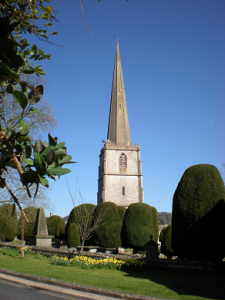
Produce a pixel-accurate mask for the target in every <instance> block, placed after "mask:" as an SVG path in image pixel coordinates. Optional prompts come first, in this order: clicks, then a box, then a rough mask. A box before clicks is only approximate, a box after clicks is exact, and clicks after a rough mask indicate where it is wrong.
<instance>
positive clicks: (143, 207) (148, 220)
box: [122, 203, 158, 251]
mask: <svg viewBox="0 0 225 300" xmlns="http://www.w3.org/2000/svg"><path fill="white" fill-rule="evenodd" d="M155 212H156V210H155V208H154V207H151V206H149V205H148V204H145V203H133V204H130V205H129V207H128V209H127V211H126V214H125V217H124V223H123V230H122V236H123V238H124V240H123V243H124V246H125V247H131V248H134V249H136V250H137V251H138V250H141V249H143V250H144V247H145V244H146V243H147V242H149V240H150V235H153V240H154V241H155V242H157V240H158V232H157V233H156V229H157V228H158V218H157V212H156V215H155ZM156 222H157V224H155V223H156ZM136 250H135V251H136Z"/></svg>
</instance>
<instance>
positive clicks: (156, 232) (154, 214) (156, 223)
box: [150, 206, 159, 242]
mask: <svg viewBox="0 0 225 300" xmlns="http://www.w3.org/2000/svg"><path fill="white" fill-rule="evenodd" d="M150 207H151V210H152V220H153V232H154V233H153V240H154V241H155V242H157V241H158V237H159V220H158V213H157V210H156V208H155V207H154V206H150Z"/></svg>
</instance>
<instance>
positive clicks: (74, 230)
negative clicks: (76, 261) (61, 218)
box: [67, 223, 80, 248]
mask: <svg viewBox="0 0 225 300" xmlns="http://www.w3.org/2000/svg"><path fill="white" fill-rule="evenodd" d="M67 246H68V247H69V248H71V247H73V248H76V247H77V246H80V234H79V229H78V227H77V224H75V223H71V224H70V225H69V227H68V236H67Z"/></svg>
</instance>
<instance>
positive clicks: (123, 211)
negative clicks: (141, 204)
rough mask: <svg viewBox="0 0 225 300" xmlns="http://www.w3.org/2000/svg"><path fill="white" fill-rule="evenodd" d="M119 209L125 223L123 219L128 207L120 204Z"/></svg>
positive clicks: (121, 218)
mask: <svg viewBox="0 0 225 300" xmlns="http://www.w3.org/2000/svg"><path fill="white" fill-rule="evenodd" d="M117 209H118V213H119V216H120V220H121V222H122V224H123V220H124V217H125V214H126V211H127V210H126V207H124V206H120V205H118V206H117Z"/></svg>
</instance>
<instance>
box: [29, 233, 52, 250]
mask: <svg viewBox="0 0 225 300" xmlns="http://www.w3.org/2000/svg"><path fill="white" fill-rule="evenodd" d="M53 237H54V236H53V235H46V236H44V235H32V236H29V244H30V245H34V246H39V247H52V238H53Z"/></svg>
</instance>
